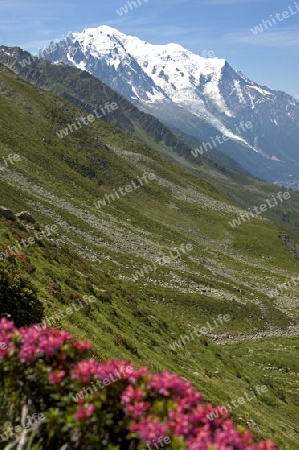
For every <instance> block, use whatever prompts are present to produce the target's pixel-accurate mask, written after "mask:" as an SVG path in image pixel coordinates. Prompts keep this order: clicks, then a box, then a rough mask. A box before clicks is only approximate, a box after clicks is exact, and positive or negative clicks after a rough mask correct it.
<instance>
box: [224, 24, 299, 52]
mask: <svg viewBox="0 0 299 450" xmlns="http://www.w3.org/2000/svg"><path fill="white" fill-rule="evenodd" d="M253 28H254V27H253ZM224 38H225V39H226V40H227V41H228V42H234V43H241V44H250V45H258V46H260V47H272V48H285V47H296V46H297V47H298V46H299V30H298V28H297V27H291V28H288V29H283V30H282V29H280V30H278V29H275V28H274V27H273V28H268V29H267V30H264V31H262V32H261V33H258V34H256V35H254V34H252V32H251V31H250V30H246V31H245V30H243V31H239V32H234V33H229V34H227V35H226V36H225V37H224Z"/></svg>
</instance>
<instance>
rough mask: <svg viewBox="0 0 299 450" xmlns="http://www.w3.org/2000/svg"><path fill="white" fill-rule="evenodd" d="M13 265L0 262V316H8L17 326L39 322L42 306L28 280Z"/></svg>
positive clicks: (41, 317) (42, 310)
mask: <svg viewBox="0 0 299 450" xmlns="http://www.w3.org/2000/svg"><path fill="white" fill-rule="evenodd" d="M17 270H18V269H17V268H16V267H15V266H9V265H5V264H3V263H2V264H0V317H8V318H10V319H12V320H13V321H14V323H15V324H16V326H17V327H21V326H24V325H31V324H33V323H38V322H41V321H42V319H43V316H44V307H43V305H42V303H41V302H40V300H39V299H38V298H37V292H36V289H35V288H34V286H33V285H32V283H31V282H30V280H29V279H28V278H27V277H25V276H23V275H20V274H19V273H18V272H17Z"/></svg>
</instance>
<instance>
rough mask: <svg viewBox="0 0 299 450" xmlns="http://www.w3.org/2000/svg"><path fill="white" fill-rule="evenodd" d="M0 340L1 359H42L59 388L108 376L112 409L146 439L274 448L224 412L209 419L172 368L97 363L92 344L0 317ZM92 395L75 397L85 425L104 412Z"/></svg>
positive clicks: (197, 449)
mask: <svg viewBox="0 0 299 450" xmlns="http://www.w3.org/2000/svg"><path fill="white" fill-rule="evenodd" d="M0 342H1V343H2V345H1V346H0V363H1V361H2V362H3V361H5V360H10V359H12V358H17V360H18V363H21V364H24V365H25V364H28V363H29V364H30V367H31V368H34V367H37V365H38V364H40V361H41V359H43V360H44V361H45V364H47V366H48V367H47V369H46V372H47V374H48V377H47V380H48V383H49V385H51V386H52V388H53V389H56V387H55V385H59V387H61V382H62V381H64V382H65V386H67V385H69V384H71V383H77V384H78V385H79V386H80V387H81V388H82V389H85V386H86V385H87V384H88V383H91V382H92V381H96V380H102V381H104V380H108V382H107V384H105V382H104V384H105V386H109V388H108V387H107V390H108V389H109V392H110V394H109V405H110V407H112V411H114V410H115V411H116V412H115V414H116V416H117V417H119V414H120V412H121V414H123V417H124V422H123V423H125V424H126V425H124V426H126V427H127V429H126V430H127V431H131V433H133V434H135V436H136V437H137V438H140V439H142V440H143V441H144V442H147V443H149V444H150V443H151V442H152V441H153V440H157V439H159V438H161V437H166V436H169V437H170V438H171V439H173V440H175V439H179V440H183V442H185V444H186V448H187V449H188V450H208V449H215V450H277V447H276V445H275V444H274V443H273V442H272V441H263V442H261V443H259V444H255V443H254V438H253V435H252V434H251V432H250V431H245V432H243V433H242V432H240V431H238V430H237V429H236V428H235V427H234V424H233V422H232V420H229V419H228V417H227V416H228V414H223V415H221V416H220V417H218V418H215V419H214V420H211V419H210V418H209V415H210V413H211V412H212V411H213V410H214V407H213V405H211V404H206V403H204V399H203V397H202V395H201V393H199V392H196V391H194V389H193V388H192V385H191V384H190V383H189V382H185V381H184V380H182V379H181V378H180V377H178V376H177V375H175V374H173V373H169V372H163V373H157V374H154V375H152V374H150V373H149V372H148V371H147V369H146V368H145V367H142V368H140V369H138V370H135V369H134V368H133V367H132V364H131V363H130V362H128V361H115V360H110V361H104V362H101V363H98V362H97V361H95V360H94V359H89V360H86V359H82V356H83V355H84V352H86V350H88V349H89V348H90V344H89V343H84V342H80V341H76V342H74V340H73V336H72V335H70V334H69V333H67V332H66V331H60V330H57V329H49V328H42V329H38V328H37V327H36V326H34V325H33V326H30V327H23V328H20V329H16V328H15V327H14V324H13V323H12V322H9V321H8V320H7V319H1V321H0ZM120 379H122V380H123V383H124V384H121V385H119V386H120V388H118V390H117V389H115V386H114V383H118V381H119V380H120ZM109 380H110V381H109ZM57 389H58V386H57ZM120 389H121V390H120ZM120 392H121V394H120ZM113 396H114V397H113ZM96 398H97V392H96V390H95V391H91V393H90V395H89V396H88V398H81V399H80V400H79V402H78V405H77V411H76V412H74V416H75V418H76V419H77V420H78V421H79V423H80V422H82V423H83V424H84V426H87V425H88V423H89V422H88V421H89V419H90V420H91V424H93V423H94V422H95V420H96V418H97V417H98V415H99V414H105V410H104V411H102V410H101V407H99V406H96V405H98V404H99V403H97V401H96ZM111 402H112V403H111ZM120 402H121V403H120ZM101 404H102V403H101ZM72 408H74V406H72ZM119 408H121V409H119ZM109 414H111V412H110V413H109ZM110 420H111V418H109V421H110ZM76 423H77V422H76Z"/></svg>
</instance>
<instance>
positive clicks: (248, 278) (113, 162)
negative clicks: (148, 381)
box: [0, 68, 299, 449]
mask: <svg viewBox="0 0 299 450" xmlns="http://www.w3.org/2000/svg"><path fill="white" fill-rule="evenodd" d="M1 72H2V73H1V75H0V93H1V95H0V110H1V117H0V152H1V155H3V156H7V155H8V154H10V153H18V154H20V155H21V162H19V163H16V164H15V165H14V166H10V169H13V170H5V171H3V172H0V192H1V203H3V204H5V205H6V206H8V207H10V208H11V209H12V210H13V211H20V210H29V211H31V212H32V213H33V214H34V215H35V216H36V218H37V220H38V222H39V224H40V226H41V228H44V226H45V225H47V224H49V225H51V224H53V223H55V224H57V225H58V226H59V231H58V233H57V235H56V236H55V240H53V241H49V242H46V243H45V247H40V246H38V245H34V246H32V247H29V248H28V249H26V251H25V253H26V255H28V257H29V258H30V262H25V263H22V262H21V261H18V258H16V260H17V264H18V265H19V266H20V270H24V271H27V272H28V274H29V276H30V278H31V279H32V280H33V281H34V283H35V284H36V286H37V287H38V288H39V292H40V298H41V299H42V300H43V302H44V304H45V306H46V311H47V312H46V314H47V315H49V316H52V315H53V313H54V312H57V311H59V310H64V308H65V306H66V305H67V304H71V303H72V302H73V301H75V299H76V295H79V296H88V295H90V294H92V295H95V296H96V297H97V302H96V303H95V304H94V305H92V306H91V308H90V309H86V310H80V311H78V312H75V313H74V314H73V315H71V316H69V317H66V318H64V319H61V320H60V322H59V323H58V322H57V323H56V324H55V325H56V326H60V327H63V328H66V329H68V330H70V331H71V332H72V333H74V334H75V335H76V336H77V337H78V338H82V339H91V340H92V342H93V344H94V350H95V352H96V353H95V356H97V357H102V358H110V357H117V358H130V359H133V360H134V361H135V362H136V364H137V365H143V364H144V365H148V366H149V367H150V369H151V370H165V369H168V370H172V371H175V372H176V373H178V374H180V375H181V376H183V377H185V378H187V379H190V380H191V381H192V382H193V383H194V384H195V386H196V387H197V388H198V389H200V390H201V391H202V392H203V394H204V395H205V397H206V398H207V400H209V401H212V402H213V403H223V404H227V403H229V402H230V401H231V400H235V399H237V398H238V397H240V396H242V395H243V392H250V388H254V387H255V386H256V385H258V384H259V385H261V384H266V385H267V387H268V392H267V393H266V394H264V395H263V396H260V397H258V398H257V399H256V400H253V401H252V402H247V403H245V404H244V405H243V406H239V408H236V409H234V410H233V411H232V414H233V417H234V418H235V419H236V421H237V422H239V423H241V424H246V426H248V424H247V423H246V422H248V420H250V419H252V420H253V421H254V422H255V423H256V424H257V425H258V426H259V428H260V430H261V432H260V433H259V432H258V430H256V431H257V432H258V433H257V434H260V435H262V436H264V437H268V438H272V439H274V440H276V442H278V444H280V448H283V449H296V448H297V447H298V442H297V444H296V437H297V435H296V433H295V432H294V431H293V430H292V429H291V428H289V427H288V426H287V425H292V426H296V421H297V422H298V417H299V414H298V406H297V405H298V401H297V396H298V390H297V389H298V388H297V382H298V372H299V370H298V369H299V367H298V362H297V360H298V359H296V356H297V352H298V350H297V349H294V348H293V347H294V346H296V344H297V339H296V338H290V337H277V338H269V337H268V338H265V339H263V340H260V341H257V342H251V341H250V340H247V341H245V342H242V343H230V344H227V345H222V346H217V345H216V344H215V343H213V342H212V341H211V340H209V341H208V342H207V340H206V339H205V338H203V337H202V338H196V339H195V340H194V341H192V342H190V343H187V344H186V346H185V347H182V348H181V349H177V350H171V348H170V347H169V344H171V343H172V342H173V341H174V340H176V339H178V338H179V336H180V335H181V334H184V333H186V332H187V331H189V330H190V329H191V328H192V327H195V326H201V325H205V323H206V321H207V320H210V321H211V320H212V318H216V317H217V316H218V314H230V316H231V317H232V320H231V321H230V322H229V323H228V324H224V326H219V327H217V329H215V332H214V333H216V332H220V333H229V334H230V335H239V334H240V333H252V331H253V330H254V329H255V330H256V331H257V330H265V329H267V328H268V327H269V326H270V325H271V326H276V327H278V328H280V330H285V329H286V328H287V326H288V325H290V324H291V323H293V322H294V320H295V319H296V317H298V308H297V307H296V304H293V303H292V302H291V297H292V296H293V295H294V292H292V291H290V292H288V291H287V290H285V291H284V293H283V294H290V295H289V296H288V295H282V296H281V297H279V298H277V299H271V298H269V296H267V289H269V287H275V286H276V285H277V283H281V282H283V281H285V279H286V277H290V276H291V275H294V276H295V275H297V273H298V262H296V261H294V260H293V259H292V257H291V255H290V254H289V252H288V251H287V249H286V248H285V246H284V244H283V243H282V241H280V240H279V239H278V238H277V236H278V232H279V229H278V227H277V226H276V225H274V224H273V223H271V222H268V221H261V220H257V219H255V220H252V221H250V222H248V223H244V224H243V225H242V226H240V227H238V228H236V229H234V230H233V229H232V228H231V227H230V226H229V224H228V221H229V220H231V219H232V217H235V216H236V213H233V212H231V210H230V209H229V205H228V204H227V203H217V201H223V202H224V201H225V199H224V197H223V196H222V195H221V194H220V193H219V192H217V191H216V190H215V189H214V188H213V187H212V186H211V185H210V184H209V183H208V182H206V181H203V180H200V179H199V178H198V176H194V175H193V174H192V171H190V170H189V169H187V168H182V167H180V166H178V165H176V164H174V163H172V162H170V161H169V160H167V159H165V158H163V157H162V156H159V155H158V154H157V153H156V152H155V151H154V150H151V149H150V148H149V147H147V146H146V145H145V144H143V143H141V142H140V141H138V140H136V139H135V138H133V137H132V136H130V135H129V134H126V133H124V132H121V131H120V130H118V129H115V128H113V127H112V126H111V125H109V124H106V123H104V122H100V121H99V122H96V123H94V124H93V125H92V126H90V127H84V128H82V129H81V130H79V131H77V132H75V133H72V134H71V135H70V136H68V137H66V138H64V139H59V138H58V137H57V136H56V134H55V131H56V130H57V129H61V128H63V127H64V126H66V124H67V123H72V122H73V121H74V118H75V117H78V115H79V114H80V113H79V111H78V110H77V109H76V108H75V107H74V106H73V105H71V104H68V103H67V102H65V101H63V100H61V99H59V98H57V97H55V96H54V95H51V94H49V93H46V92H44V91H42V90H39V89H37V88H35V87H32V86H31V85H29V84H28V83H26V82H24V81H21V80H19V79H17V77H16V76H14V75H13V74H12V73H11V72H10V71H8V70H7V69H4V68H2V69H1ZM144 167H146V168H149V169H151V170H153V171H154V172H155V174H156V176H157V177H159V181H158V180H156V181H153V182H151V183H149V184H148V185H146V186H145V187H144V188H142V189H138V190H136V191H134V192H132V193H130V194H128V195H126V196H124V197H121V198H120V199H119V200H116V201H115V202H112V203H111V205H108V206H106V207H105V208H103V210H102V211H96V210H95V208H94V207H93V203H94V202H95V201H96V200H98V199H99V198H102V197H103V196H104V195H105V193H111V192H113V189H115V188H118V187H119V186H120V187H123V186H125V185H126V184H129V183H130V181H131V180H132V179H135V180H137V176H141V174H142V171H143V168H144ZM29 181H30V183H29ZM171 183H173V184H171ZM204 195H206V197H205V196H204ZM221 205H222V206H221ZM0 230H1V231H0V245H1V247H2V246H3V245H5V244H8V245H13V244H14V243H15V241H16V240H19V239H20V238H22V237H25V236H29V235H30V234H31V233H32V231H30V230H26V229H24V228H23V227H22V226H20V225H18V224H10V223H8V222H7V221H6V220H5V219H0ZM65 243H66V244H68V245H65ZM181 243H182V244H183V243H184V244H186V243H192V245H193V246H194V250H193V252H191V253H190V255H183V256H182V259H181V260H180V261H178V260H177V261H172V262H170V263H169V264H165V265H164V266H159V267H158V268H157V270H155V271H152V272H151V273H149V274H148V276H144V277H142V278H141V279H140V280H139V281H138V282H134V280H133V277H132V274H133V273H134V272H135V271H136V270H140V268H141V267H142V265H143V264H144V263H149V262H153V261H155V259H156V258H157V256H161V255H163V254H164V255H165V254H166V255H167V254H169V251H170V250H171V249H172V248H173V247H174V246H175V245H177V246H180V244H181ZM71 248H72V250H71ZM75 250H76V252H75ZM80 254H81V255H83V256H84V257H81V256H80ZM53 285H54V287H55V290H58V291H60V292H61V294H59V295H58V294H52V293H51V289H53ZM106 291H107V292H106ZM240 291H241V292H240ZM287 301H288V303H287ZM295 303H296V302H295ZM282 309H285V310H286V312H283V311H282ZM288 314H292V315H293V318H290V317H289V315H288ZM207 343H208V345H207ZM253 355H254V357H252V356H253ZM269 364H270V366H269ZM269 367H270V369H269ZM279 369H280V370H279ZM282 369H284V370H282ZM281 422H283V423H284V424H286V425H282V424H281Z"/></svg>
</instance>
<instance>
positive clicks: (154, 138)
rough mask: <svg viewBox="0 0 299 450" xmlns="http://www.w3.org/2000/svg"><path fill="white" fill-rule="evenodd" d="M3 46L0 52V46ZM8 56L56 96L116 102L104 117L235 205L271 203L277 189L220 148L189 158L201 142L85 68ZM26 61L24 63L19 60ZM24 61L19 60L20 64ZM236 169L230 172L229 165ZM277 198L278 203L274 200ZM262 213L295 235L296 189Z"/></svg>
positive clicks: (80, 102) (298, 215)
mask: <svg viewBox="0 0 299 450" xmlns="http://www.w3.org/2000/svg"><path fill="white" fill-rule="evenodd" d="M2 49H3V50H4V51H1V50H2ZM12 50H13V51H14V55H13V56H9V55H7V54H6V52H5V47H0V59H1V61H3V62H4V63H5V64H7V65H9V66H10V67H12V68H13V70H14V71H16V72H17V73H19V74H21V76H22V77H24V78H25V79H27V80H29V81H30V82H33V83H35V84H36V85H38V86H40V87H44V88H46V89H48V90H49V91H51V92H54V93H56V94H59V95H61V96H62V97H64V98H66V99H68V100H69V101H71V102H72V103H74V104H75V105H76V106H79V107H81V108H84V109H85V110H86V111H89V112H92V111H93V110H94V109H97V110H98V111H99V106H100V105H104V104H105V103H106V102H110V103H112V102H116V103H117V105H118V109H117V110H115V111H114V112H113V114H107V115H106V116H105V118H104V120H105V121H108V122H110V123H111V124H112V125H114V126H117V127H119V128H121V129H123V130H126V131H128V132H130V133H133V134H134V135H135V136H136V137H138V138H139V139H141V140H142V141H143V142H145V143H146V144H147V145H149V146H150V147H152V148H154V149H156V150H158V151H159V152H160V153H161V154H163V155H164V156H166V157H170V158H171V159H176V160H177V161H179V162H180V163H181V164H182V165H188V166H189V167H190V168H191V167H193V169H194V171H193V173H194V175H196V176H198V175H199V176H200V178H201V179H205V180H207V181H208V182H209V183H211V184H212V185H213V186H215V188H216V189H217V190H218V191H219V192H222V193H223V195H225V196H226V197H227V198H228V199H231V200H232V201H233V202H234V203H235V204H236V205H238V206H239V207H241V208H244V209H245V210H247V209H248V208H251V209H252V207H254V206H260V205H261V204H264V203H265V201H266V200H267V199H268V200H269V201H270V202H271V204H273V200H272V196H273V195H274V196H275V197H276V195H277V193H278V192H279V191H281V190H284V189H281V188H277V187H275V186H273V185H270V184H268V183H265V182H262V181H260V180H258V179H254V178H252V177H248V176H246V174H245V173H240V171H241V172H242V168H241V167H240V166H239V164H237V163H236V162H235V161H234V160H230V158H228V157H227V156H226V155H225V154H224V153H221V148H219V150H220V151H216V150H213V151H212V152H208V153H206V154H205V155H204V156H202V157H197V158H194V157H193V156H192V154H191V148H195V147H200V145H201V144H202V142H201V141H199V140H196V139H195V138H192V137H190V136H185V135H183V134H182V133H179V132H178V136H180V137H181V138H182V139H183V140H184V141H185V142H186V143H187V144H188V145H186V144H185V142H183V141H182V140H180V139H179V138H178V137H177V136H175V135H173V134H172V132H171V131H170V130H169V129H167V128H166V127H165V126H164V125H163V124H162V123H160V122H159V121H158V120H157V119H156V118H154V117H153V116H151V115H149V114H145V113H143V112H141V111H139V110H138V109H137V108H136V107H134V106H133V105H131V104H130V103H129V102H128V101H127V100H126V99H124V98H123V97H121V96H120V95H118V94H117V93H116V92H115V91H113V90H112V89H111V88H110V87H109V86H107V85H105V84H104V83H102V82H101V81H100V80H98V79H97V78H95V77H93V76H92V75H90V74H89V73H87V72H84V71H83V72H82V71H80V70H78V69H76V68H74V67H70V66H67V65H64V64H59V65H55V64H51V63H49V62H48V61H45V60H39V59H36V60H33V59H32V57H30V54H29V53H28V52H25V51H23V50H21V49H19V48H17V47H15V48H13V49H10V51H12ZM26 60H27V61H29V62H30V61H31V62H30V64H25V66H24V67H22V65H21V64H20V61H21V62H22V61H26ZM23 65H24V64H23ZM228 167H231V168H232V169H236V170H239V172H236V171H234V170H230V169H228ZM278 203H279V202H278ZM264 217H267V218H268V219H270V220H273V221H274V222H276V223H277V224H278V225H280V226H282V227H284V228H286V229H287V230H289V231H291V232H292V233H294V234H296V235H298V234H299V194H298V193H295V192H291V198H290V199H289V200H288V201H286V202H284V203H283V204H280V203H279V205H278V206H277V207H275V208H269V209H268V210H267V211H266V212H265V213H264Z"/></svg>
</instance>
